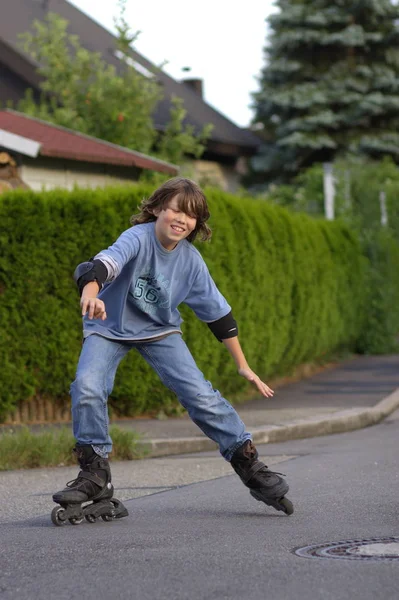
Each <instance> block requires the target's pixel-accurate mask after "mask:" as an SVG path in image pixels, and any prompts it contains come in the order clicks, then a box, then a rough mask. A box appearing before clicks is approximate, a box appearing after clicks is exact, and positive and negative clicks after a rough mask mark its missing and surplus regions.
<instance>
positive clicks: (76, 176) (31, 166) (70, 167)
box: [20, 157, 140, 191]
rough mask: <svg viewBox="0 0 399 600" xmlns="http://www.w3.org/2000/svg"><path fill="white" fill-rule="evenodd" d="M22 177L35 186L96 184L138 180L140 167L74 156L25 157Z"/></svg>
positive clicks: (84, 185) (32, 187) (96, 185)
mask: <svg viewBox="0 0 399 600" xmlns="http://www.w3.org/2000/svg"><path fill="white" fill-rule="evenodd" d="M20 173H21V178H22V180H23V181H24V182H25V183H26V184H27V185H28V186H29V187H30V188H31V189H32V190H36V191H40V190H42V189H45V190H51V189H54V188H57V187H58V188H64V189H67V190H72V189H73V188H74V187H75V186H79V187H86V188H96V187H105V186H107V185H115V184H118V183H132V182H134V181H137V180H138V177H139V174H140V170H139V169H136V168H135V167H117V166H113V165H101V164H96V163H80V162H78V161H72V160H61V159H57V158H47V157H38V158H34V159H30V158H27V157H25V158H24V160H23V164H22V166H21V169H20Z"/></svg>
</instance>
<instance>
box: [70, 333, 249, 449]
mask: <svg viewBox="0 0 399 600" xmlns="http://www.w3.org/2000/svg"><path fill="white" fill-rule="evenodd" d="M132 348H135V349H136V350H137V351H138V352H139V353H140V354H141V356H142V357H143V358H144V359H145V360H146V361H147V363H148V364H149V365H150V366H151V367H152V368H153V369H154V370H155V371H156V373H157V374H158V375H159V377H160V379H161V381H162V382H163V383H164V385H165V386H166V387H168V388H169V389H170V390H172V392H174V393H175V394H176V396H177V398H178V400H179V402H180V403H181V404H182V406H184V408H185V409H186V410H187V412H188V414H189V415H190V417H191V419H192V420H193V421H194V423H195V424H196V425H198V427H199V428H200V429H201V430H202V431H203V432H204V433H205V435H207V436H208V437H209V438H211V440H213V441H215V442H216V443H217V444H218V446H219V450H220V453H221V454H222V456H223V457H224V458H225V459H226V460H228V461H230V459H231V457H232V456H233V454H234V452H235V450H236V449H237V448H239V447H240V446H241V445H242V444H243V443H244V442H245V441H246V440H249V439H251V435H250V434H249V433H248V432H247V431H245V426H244V423H243V422H242V421H241V419H240V417H239V416H238V414H237V412H236V411H235V410H234V408H233V407H232V406H231V404H230V403H229V402H227V400H225V399H224V398H223V397H222V396H221V394H220V393H219V392H218V391H217V390H215V389H213V387H212V385H211V383H210V382H209V381H207V380H206V379H205V377H204V376H203V374H202V373H201V371H200V370H199V369H198V367H197V365H196V364H195V361H194V359H193V357H192V355H191V353H190V351H189V349H188V348H187V346H186V344H185V342H184V341H183V338H182V337H181V335H180V334H175V333H174V334H172V335H168V336H167V337H165V338H163V339H161V340H157V341H153V342H122V343H121V342H118V341H115V340H109V339H107V338H104V337H102V336H100V335H90V336H89V337H88V338H86V340H85V342H84V344H83V348H82V352H81V355H80V359H79V363H78V368H77V372H76V379H75V381H74V382H73V383H72V385H71V398H72V420H73V433H74V436H75V438H76V441H77V443H78V444H90V445H92V446H93V447H94V449H95V451H96V452H97V453H98V454H100V455H101V456H103V457H107V456H108V453H109V452H111V450H112V440H111V438H110V435H109V431H108V427H109V420H108V409H107V400H108V396H109V395H110V393H111V392H112V388H113V385H114V379H115V373H116V370H117V368H118V365H119V363H120V361H121V360H122V358H123V357H124V356H125V355H126V354H127V353H128V352H129V350H131V349H132Z"/></svg>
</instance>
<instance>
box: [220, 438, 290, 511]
mask: <svg viewBox="0 0 399 600" xmlns="http://www.w3.org/2000/svg"><path fill="white" fill-rule="evenodd" d="M258 456H259V455H258V451H257V450H256V448H255V445H254V443H253V442H252V440H247V441H246V442H244V444H243V445H242V446H240V447H239V448H238V449H237V450H236V451H235V453H234V454H233V457H232V459H231V461H230V462H231V466H232V467H233V469H234V470H235V472H236V473H237V475H238V476H239V477H240V479H241V481H242V482H243V483H244V485H246V486H247V487H248V488H249V492H250V494H251V496H253V498H255V500H258V501H259V502H264V503H265V504H267V505H268V506H272V507H273V508H275V509H276V510H281V511H282V512H284V513H285V514H287V515H292V513H293V512H294V507H293V504H292V502H291V501H290V500H288V498H285V494H286V493H287V492H288V489H289V487H288V483H287V482H286V481H285V479H283V478H282V477H281V475H282V473H275V472H274V471H270V469H268V468H267V466H266V465H265V464H264V463H263V462H261V461H260V460H258Z"/></svg>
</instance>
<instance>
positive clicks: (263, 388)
mask: <svg viewBox="0 0 399 600" xmlns="http://www.w3.org/2000/svg"><path fill="white" fill-rule="evenodd" d="M238 374H239V375H241V376H242V377H245V379H248V381H250V382H251V383H253V384H254V385H256V387H257V388H258V390H259V391H260V393H261V394H262V396H265V398H271V397H272V396H274V391H273V390H272V389H270V388H269V386H268V385H266V383H264V382H263V381H262V380H261V379H260V378H259V377H258V376H257V374H256V373H254V372H253V371H252V369H250V368H249V367H248V368H247V369H238Z"/></svg>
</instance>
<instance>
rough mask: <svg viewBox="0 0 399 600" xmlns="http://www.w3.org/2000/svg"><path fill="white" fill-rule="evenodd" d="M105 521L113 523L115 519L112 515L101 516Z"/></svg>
mask: <svg viewBox="0 0 399 600" xmlns="http://www.w3.org/2000/svg"><path fill="white" fill-rule="evenodd" d="M101 518H102V520H103V521H107V522H108V521H113V520H114V517H113V516H112V515H101Z"/></svg>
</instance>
